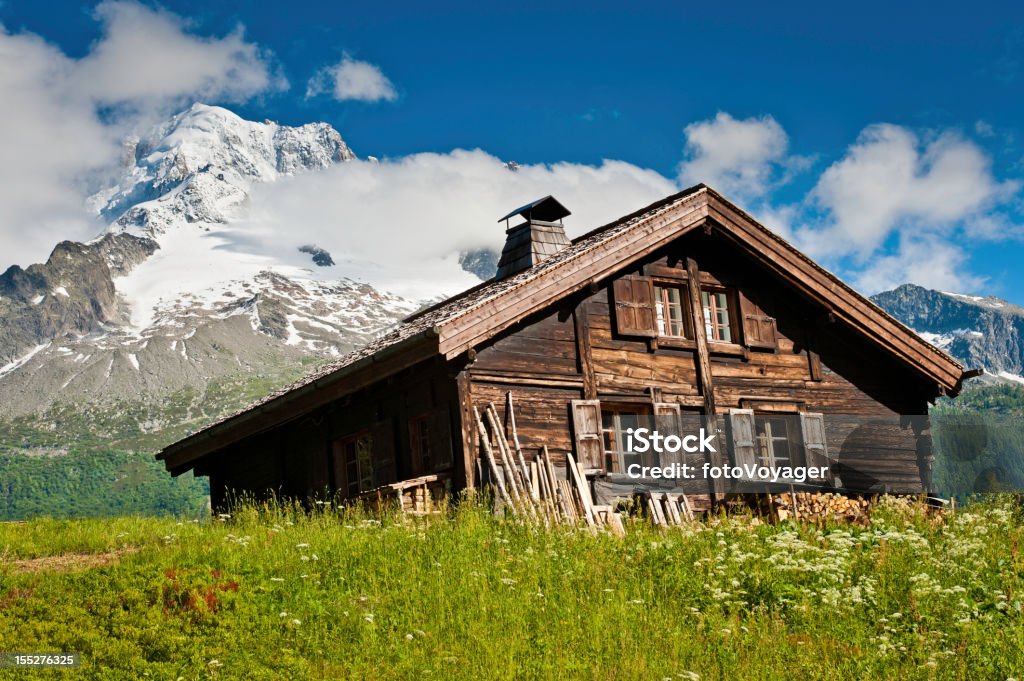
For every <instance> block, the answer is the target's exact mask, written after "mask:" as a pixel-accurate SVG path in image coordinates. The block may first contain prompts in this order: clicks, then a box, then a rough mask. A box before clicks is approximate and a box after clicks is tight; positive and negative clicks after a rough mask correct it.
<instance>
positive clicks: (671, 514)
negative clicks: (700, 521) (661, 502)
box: [665, 494, 683, 525]
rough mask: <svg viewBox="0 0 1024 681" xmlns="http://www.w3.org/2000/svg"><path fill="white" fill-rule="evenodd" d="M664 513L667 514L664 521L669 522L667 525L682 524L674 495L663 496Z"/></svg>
mask: <svg viewBox="0 0 1024 681" xmlns="http://www.w3.org/2000/svg"><path fill="white" fill-rule="evenodd" d="M665 511H666V512H667V515H666V518H665V519H666V520H668V521H669V525H682V524H683V520H682V518H681V517H680V516H681V514H680V512H679V502H678V500H677V499H676V495H675V494H665Z"/></svg>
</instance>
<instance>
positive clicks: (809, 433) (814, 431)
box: [800, 414, 832, 480]
mask: <svg viewBox="0 0 1024 681" xmlns="http://www.w3.org/2000/svg"><path fill="white" fill-rule="evenodd" d="M800 431H801V433H802V434H803V438H804V454H805V458H806V459H807V465H808V466H825V467H826V468H829V469H830V470H829V473H828V477H827V478H826V480H831V479H832V471H831V462H830V461H829V459H828V439H827V438H826V436H825V416H824V415H823V414H800Z"/></svg>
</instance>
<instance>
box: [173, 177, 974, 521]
mask: <svg viewBox="0 0 1024 681" xmlns="http://www.w3.org/2000/svg"><path fill="white" fill-rule="evenodd" d="M568 215H569V211H568V210H566V209H565V208H564V207H563V206H562V205H561V204H559V203H558V201H557V200H555V199H554V198H552V197H547V198H545V199H542V200H540V201H536V202H534V203H532V204H529V205H527V206H524V207H523V208H521V209H519V210H517V211H514V212H513V213H510V214H509V215H508V216H506V217H505V218H503V220H505V221H506V223H507V222H508V221H511V220H514V221H517V224H514V225H513V226H512V227H511V228H508V229H507V242H506V245H505V248H504V251H503V253H502V255H501V259H500V261H499V265H498V272H497V275H496V276H495V278H494V279H492V280H490V281H487V282H484V283H482V284H480V285H479V286H477V287H475V288H472V289H470V290H468V291H465V292H464V293H462V294H460V295H457V296H455V297H453V298H450V299H449V300H446V301H444V302H442V303H440V304H438V305H435V306H433V307H431V308H429V309H426V310H423V311H420V312H418V313H416V314H415V315H413V316H411V317H409V318H408V319H406V320H405V321H404V322H403V323H402V324H401V325H399V326H398V327H397V328H395V329H394V330H393V331H391V332H390V333H388V334H387V335H384V336H383V337H381V338H379V339H378V340H376V341H374V342H372V343H370V344H369V345H367V346H366V347H364V348H362V349H360V350H358V351H356V352H354V353H352V354H350V355H348V356H347V357H345V358H343V359H341V360H340V361H337V362H335V363H332V364H328V365H326V366H324V367H323V368H321V369H319V370H317V371H316V372H314V373H312V374H310V375H309V376H307V377H305V378H304V379H302V380H300V381H298V382H296V383H295V384H293V385H290V386H288V387H286V388H284V389H282V390H279V391H277V392H274V393H272V394H270V395H267V396H266V397H265V398H264V399H261V400H259V401H258V402H256V403H255V404H253V405H251V406H250V407H248V408H246V409H245V410H243V411H241V412H239V413H237V414H235V415H233V416H230V417H228V418H225V419H223V420H221V421H219V422H217V423H214V424H212V425H210V426H208V427H207V428H205V429H203V430H201V431H199V432H197V433H195V434H193V435H191V436H189V437H187V438H185V439H183V440H181V441H179V442H176V443H174V444H172V445H170V446H168V447H167V448H165V449H164V450H163V451H161V452H160V453H159V454H158V458H159V459H161V460H163V461H164V463H165V465H166V467H167V469H168V470H169V471H170V472H171V473H173V474H175V475H177V474H180V473H183V472H185V471H188V470H192V471H194V472H195V474H197V475H207V476H209V477H210V490H211V496H212V502H213V505H214V507H215V508H221V507H223V506H224V505H225V502H226V500H227V499H228V498H229V497H228V496H227V495H228V494H229V493H230V492H235V493H249V494H254V495H256V496H260V495H264V494H267V493H268V492H270V491H273V492H275V493H277V494H278V495H283V496H288V497H294V498H300V499H310V498H316V497H322V496H323V495H324V494H340V495H342V496H345V497H353V496H358V495H361V494H365V493H367V492H370V491H372V490H375V489H378V488H381V487H382V486H386V485H389V484H392V483H396V482H398V481H403V480H410V479H418V480H431V481H442V482H444V484H445V485H446V486H447V488H448V489H450V490H452V491H458V490H461V489H464V488H473V487H477V486H479V485H481V484H482V483H483V482H485V481H486V480H487V479H489V477H490V473H489V470H488V468H487V466H486V464H481V458H480V457H481V451H480V439H479V437H478V430H477V422H476V418H475V416H474V406H476V407H478V408H480V409H481V410H482V409H483V408H484V406H485V405H487V404H489V403H494V404H495V405H496V407H497V410H498V413H499V414H501V415H503V416H505V415H506V414H505V412H504V410H505V405H506V396H507V394H508V393H509V392H511V393H512V394H513V396H514V404H515V412H516V413H515V419H516V422H517V426H518V438H519V440H520V442H521V444H522V447H523V449H524V450H526V451H528V452H536V451H538V450H539V449H540V448H542V447H544V446H546V447H547V449H548V451H549V452H550V455H551V458H552V459H553V460H554V462H555V463H556V464H559V463H562V462H564V461H565V459H566V455H567V454H570V453H571V454H572V455H573V456H574V457H575V459H576V460H578V461H580V462H581V463H582V464H583V467H584V468H586V472H587V477H588V479H589V481H590V484H591V485H592V487H593V495H594V497H595V499H598V500H600V501H601V503H608V502H609V500H610V499H611V498H612V497H615V496H617V495H623V494H628V493H629V492H630V491H631V490H635V489H637V488H642V487H643V485H644V484H646V483H643V482H642V481H636V480H633V479H631V478H628V477H627V476H625V475H624V471H623V468H624V464H625V461H626V459H625V456H624V452H623V451H622V432H621V424H622V423H624V422H625V421H624V418H628V417H631V416H642V415H655V416H662V417H664V416H666V415H668V416H673V417H685V416H687V415H693V416H697V417H703V418H705V419H707V418H708V417H709V416H712V415H714V416H715V418H721V417H722V416H728V417H729V419H725V420H731V421H732V423H733V426H732V427H731V428H730V430H729V432H730V433H731V435H730V437H731V438H732V441H731V442H730V443H729V446H728V447H723V448H721V450H720V453H719V454H718V456H719V457H721V458H722V459H729V458H730V457H731V458H732V459H733V460H735V461H736V462H740V461H741V460H749V461H754V462H758V461H761V460H763V458H764V457H765V456H770V455H771V454H772V451H771V448H772V446H773V444H772V439H773V438H774V442H775V445H774V446H775V447H786V448H789V450H792V451H789V450H787V451H788V454H789V456H790V457H791V458H792V460H794V461H797V460H800V459H801V458H802V459H803V460H804V461H805V462H810V461H811V460H812V458H813V457H815V456H817V457H819V458H818V460H819V461H826V460H827V461H828V462H829V463H830V466H831V470H832V472H833V473H836V477H835V479H834V482H835V484H836V485H837V486H842V487H843V489H854V490H860V491H893V492H907V493H915V492H922V491H930V487H931V479H930V468H931V461H932V454H931V440H930V437H929V429H928V421H927V413H928V404H929V403H930V402H932V401H934V400H935V399H936V398H937V397H939V396H942V395H948V396H952V395H956V394H957V393H958V392H959V390H960V387H961V385H962V382H963V381H964V379H965V378H967V377H969V376H970V375H972V374H971V372H965V370H964V367H963V366H961V365H960V364H959V363H957V362H956V361H955V360H954V359H952V358H951V357H949V356H948V355H947V354H945V353H944V352H942V351H941V350H939V349H937V348H935V347H934V346H932V345H930V344H928V343H927V342H925V341H924V340H923V339H921V338H920V337H919V336H918V335H917V334H915V333H914V332H913V331H911V330H910V329H908V328H907V327H905V326H903V325H902V324H900V323H899V322H898V321H896V320H895V319H893V318H892V317H890V316H889V315H888V314H886V313H885V312H883V311H882V310H881V309H880V308H879V307H877V306H876V305H874V304H873V303H872V302H871V301H869V300H868V299H867V298H865V297H864V296H862V295H860V294H859V293H857V292H856V291H854V290H853V289H852V288H851V287H850V286H848V285H847V284H845V283H843V282H842V281H840V280H839V279H838V278H837V277H836V276H834V275H833V274H831V273H829V272H828V271H826V270H825V269H823V268H822V267H821V266H819V265H817V264H816V263H814V262H813V261H812V260H811V259H810V258H808V257H807V256H805V255H803V254H802V253H800V252H799V251H797V250H796V249H795V248H793V247H792V246H791V245H790V244H788V243H787V242H786V241H784V240H783V239H781V238H780V237H779V236H777V235H776V234H774V233H772V232H771V231H769V230H768V229H766V228H765V227H763V226H761V225H760V224H758V223H757V222H756V221H755V220H754V219H752V218H751V217H750V216H749V215H747V214H746V213H744V212H743V211H742V210H740V209H739V208H737V207H736V206H735V205H733V204H732V203H730V202H729V201H727V200H726V199H724V198H723V197H722V196H721V195H719V194H718V193H717V192H715V191H714V190H712V189H711V188H709V187H707V186H704V185H698V186H696V187H692V188H690V189H687V190H685V191H683V192H681V193H679V194H676V195H673V196H669V197H667V198H665V199H663V200H661V201H658V202H656V203H654V204H651V205H649V206H647V207H645V208H643V209H641V210H639V211H637V212H635V213H633V214H631V215H627V216H625V217H623V218H620V219H618V220H616V221H614V222H612V223H610V224H608V225H605V226H604V227H600V228H598V229H595V230H593V231H592V232H590V233H588V234H585V235H583V236H581V237H579V238H577V239H574V240H572V241H569V240H568V239H567V238H566V236H565V232H564V230H563V228H562V219H563V218H565V217H566V216H568ZM780 415H788V416H790V417H791V419H790V420H789V421H788V423H789V424H790V425H780V424H779V423H776V426H777V428H779V429H783V430H785V429H788V430H789V431H793V430H799V431H800V432H785V433H783V435H782V436H781V438H780V436H779V433H778V432H775V433H774V435H773V438H769V437H766V430H765V429H767V428H770V427H772V423H773V421H772V419H773V418H774V419H776V421H778V419H777V418H776V417H778V416H780ZM832 417H835V419H836V420H835V421H834V422H830V421H829V419H830V418H832ZM843 418H850V419H852V421H851V423H852V424H853V425H849V426H843V425H841V424H842V419H843ZM794 423H795V424H797V425H796V426H793V425H792V424H794ZM864 423H877V424H878V425H877V427H876V428H874V429H870V428H869V429H868V431H865V429H864ZM736 424H739V427H737V425H736ZM723 432H724V431H723ZM736 433H746V435H745V436H743V437H744V438H745V441H743V442H741V441H740V439H742V438H740V439H737V436H736ZM755 440H756V441H757V443H760V444H755V443H754V441H755ZM826 453H827V454H826ZM775 455H776V456H778V455H779V452H778V451H777V450H776V451H775ZM843 469H845V470H846V471H847V472H849V473H850V474H848V475H843V476H842V480H841V485H840V481H839V473H840V472H841V471H842V470H843ZM652 484H653V483H652ZM662 484H664V483H662ZM701 485H703V487H701V488H698V489H690V490H689V492H690V493H691V494H694V495H696V496H698V497H699V498H701V499H704V500H705V501H707V500H711V499H713V498H715V495H716V494H719V493H721V491H722V490H721V489H720V488H716V487H715V485H711V484H709V483H706V482H701Z"/></svg>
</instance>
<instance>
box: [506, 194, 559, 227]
mask: <svg viewBox="0 0 1024 681" xmlns="http://www.w3.org/2000/svg"><path fill="white" fill-rule="evenodd" d="M515 215H522V216H523V217H524V218H526V219H527V220H529V221H532V220H540V221H542V222H554V221H555V220H561V219H562V218H564V217H565V216H566V215H572V213H571V212H570V211H569V209H568V208H566V207H565V206H563V205H562V204H561V203H559V202H558V199H556V198H555V197H553V196H551V195H548V196H545V197H544V198H542V199H537V200H536V201H531V202H530V203H528V204H526V205H525V206H522V207H520V208H516V209H515V210H514V211H512V212H511V213H509V214H508V215H506V216H505V217H503V218H501V219H499V220H498V222H502V221H504V220H508V219H509V218H511V217H513V216H515Z"/></svg>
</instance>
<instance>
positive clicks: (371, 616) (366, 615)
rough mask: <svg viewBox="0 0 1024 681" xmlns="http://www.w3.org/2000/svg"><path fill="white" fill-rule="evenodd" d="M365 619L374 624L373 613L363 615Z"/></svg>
mask: <svg viewBox="0 0 1024 681" xmlns="http://www.w3.org/2000/svg"><path fill="white" fill-rule="evenodd" d="M363 619H364V620H366V621H367V622H369V623H370V624H373V613H372V612H368V613H366V614H365V615H363Z"/></svg>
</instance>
